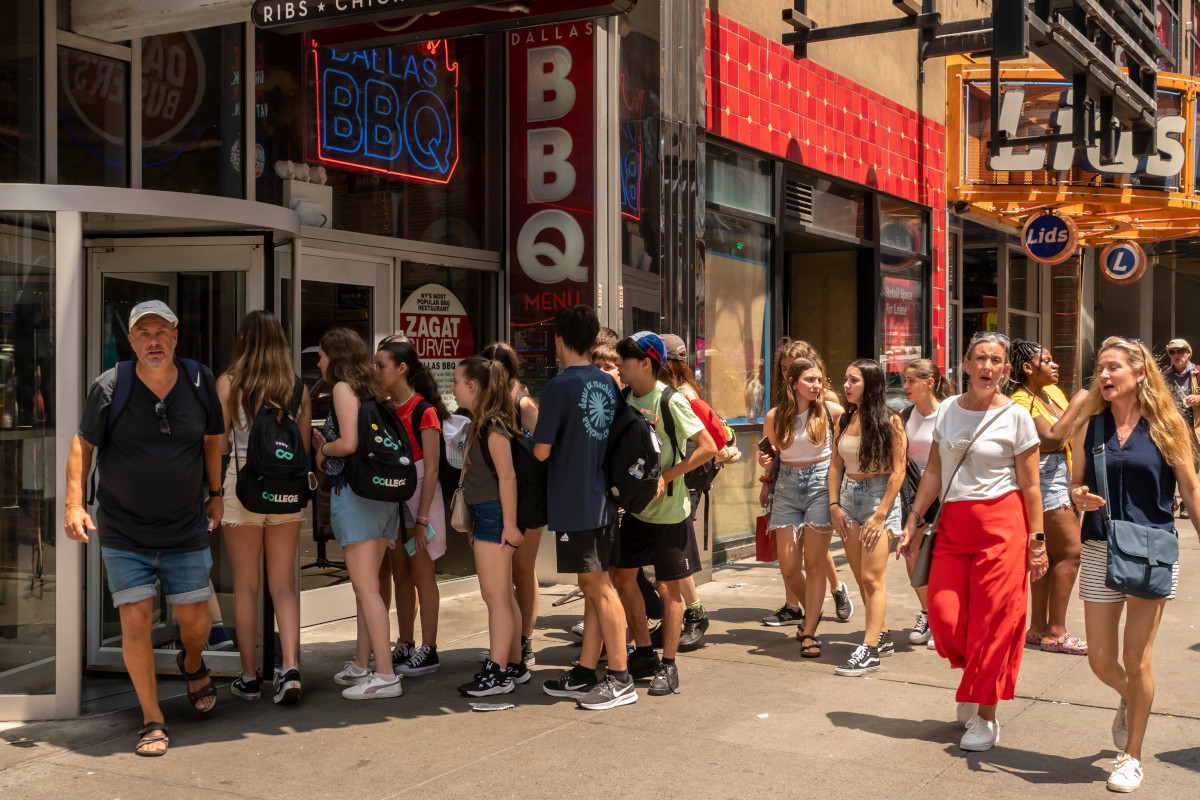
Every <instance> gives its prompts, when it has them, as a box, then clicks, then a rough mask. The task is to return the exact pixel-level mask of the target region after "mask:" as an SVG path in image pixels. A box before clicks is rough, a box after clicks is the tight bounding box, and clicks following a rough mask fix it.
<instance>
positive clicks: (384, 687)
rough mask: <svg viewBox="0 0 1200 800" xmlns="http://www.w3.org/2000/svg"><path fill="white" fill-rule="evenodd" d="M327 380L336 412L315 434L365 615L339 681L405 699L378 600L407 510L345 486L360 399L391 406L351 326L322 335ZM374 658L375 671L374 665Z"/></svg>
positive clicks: (366, 695)
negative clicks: (382, 569) (388, 553)
mask: <svg viewBox="0 0 1200 800" xmlns="http://www.w3.org/2000/svg"><path fill="white" fill-rule="evenodd" d="M317 352H318V353H319V355H320V359H319V360H318V361H317V365H318V366H319V367H320V369H321V377H322V378H324V379H325V382H326V383H329V384H332V385H333V392H332V393H333V409H332V411H331V412H330V414H329V416H328V417H326V418H325V426H324V428H323V429H322V430H321V431H320V432H316V433H314V434H313V443H314V444H315V445H316V447H317V469H319V470H323V471H324V472H325V488H327V489H328V490H329V492H330V496H329V516H330V522H331V523H332V527H333V535H334V538H336V539H337V543H338V545H339V546H340V547H341V548H342V555H343V556H344V557H345V559H346V569H347V570H348V571H349V573H350V585H351V586H352V587H353V588H354V601H355V605H356V606H357V609H358V647H357V650H356V651H355V654H354V660H353V661H347V662H346V665H345V667H343V668H342V670H341V672H339V673H337V674H336V675H334V677H333V680H334V682H336V683H339V684H341V685H342V686H346V687H348V688H347V689H346V690H345V691H343V692H342V697H345V698H348V699H351V700H371V699H375V698H380V697H399V696H400V695H401V694H402V692H403V690H402V689H401V687H400V676H399V675H396V674H395V670H394V667H393V665H392V642H391V638H390V637H389V636H388V611H387V607H386V606H384V604H383V598H382V597H380V596H379V564H380V562H381V561H383V553H384V551H385V550H387V542H388V541H389V540H391V541H395V539H396V535H397V533H398V532H399V530H400V505H399V504H398V503H386V502H383V501H380V500H370V499H367V498H365V497H359V496H358V495H357V494H355V493H354V490H353V489H351V488H350V486H349V484H348V483H347V480H346V472H345V470H346V459H347V458H349V457H350V456H352V455H354V453H355V451H357V450H358V410H359V407H360V406H361V405H362V402H361V401H360V400H359V397H360V396H361V395H364V394H367V395H371V396H373V397H374V398H375V399H376V400H377V401H379V402H381V403H382V402H384V400H385V398H384V395H383V390H382V389H381V388H380V386H379V381H378V380H376V378H375V365H374V362H373V361H372V360H371V353H370V351H369V350H367V343H366V342H364V341H363V340H362V337H360V336H359V335H358V334H357V333H355V332H354V331H352V330H349V329H347V328H332V329H330V330H329V331H326V333H325V335H324V336H322V337H321V345H320V347H319V348H318V351H317ZM372 653H374V654H375V671H374V672H372V671H371V670H370V669H369V668H368V665H369V664H370V658H371V654H372Z"/></svg>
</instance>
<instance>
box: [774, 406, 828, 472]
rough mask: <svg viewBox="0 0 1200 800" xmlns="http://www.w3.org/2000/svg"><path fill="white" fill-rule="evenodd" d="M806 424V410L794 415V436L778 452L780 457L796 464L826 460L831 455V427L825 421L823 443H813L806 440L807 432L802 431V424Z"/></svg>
mask: <svg viewBox="0 0 1200 800" xmlns="http://www.w3.org/2000/svg"><path fill="white" fill-rule="evenodd" d="M807 424H808V411H807V410H806V411H804V412H803V413H801V414H797V415H796V438H794V439H792V443H791V445H789V446H788V447H786V448H784V450H783V452H781V453H780V454H779V457H780V459H782V460H783V461H790V462H791V463H793V464H796V463H809V462H813V461H828V460H829V459H830V458H831V457H832V456H833V427H832V426H831V425H829V424H828V423H827V424H826V425H825V443H824V444H821V445H815V444H813V443H812V442H810V441H809V440H808V434H807V433H805V431H804V426H806V425H807Z"/></svg>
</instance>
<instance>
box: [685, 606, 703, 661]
mask: <svg viewBox="0 0 1200 800" xmlns="http://www.w3.org/2000/svg"><path fill="white" fill-rule="evenodd" d="M708 625H709V621H708V615H707V614H705V613H704V606H699V607H697V608H685V609H684V610H683V630H682V631H681V632H680V634H679V649H680V650H684V651H687V650H695V649H697V648H698V647H700V640H701V639H703V638H704V632H705V631H707V630H708Z"/></svg>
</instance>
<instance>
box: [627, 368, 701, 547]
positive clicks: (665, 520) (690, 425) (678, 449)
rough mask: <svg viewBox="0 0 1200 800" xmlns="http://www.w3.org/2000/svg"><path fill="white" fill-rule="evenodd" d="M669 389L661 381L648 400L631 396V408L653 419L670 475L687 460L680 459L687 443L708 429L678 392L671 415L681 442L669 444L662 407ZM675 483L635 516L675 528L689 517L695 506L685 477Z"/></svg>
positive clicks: (672, 400)
mask: <svg viewBox="0 0 1200 800" xmlns="http://www.w3.org/2000/svg"><path fill="white" fill-rule="evenodd" d="M666 388H667V387H666V384H664V383H663V382H662V381H659V382H657V383H656V384H655V385H654V389H653V390H651V392H650V393H649V394H647V395H646V396H645V397H637V396H635V395H634V394H633V392H630V393H629V405H631V406H633V407H634V408H636V409H637V410H638V411H640V412H642V414H643V416H645V417H646V419H648V420H650V424H652V425H653V426H654V430H655V431H656V432H657V433H658V441H659V443H660V445H661V447H662V469H663V472H666V471H667V470H668V469H670V468H671V467H673V466H675V464H677V463H678V462H679V461H682V460H683V456H682V455H679V456H677V455H676V453H680V454H682V453H685V452H686V450H687V440H688V439H690V438H692V437H693V436H695V435H696V434H697V433H699V432H700V431H702V430H704V423H702V422H701V421H700V418H699V417H697V416H696V413H695V412H694V411H692V405H691V403H689V402H688V401H687V398H686V397H684V396H683V395H681V394H679V393H676V394H675V395H674V396H672V397H671V402H670V404H669V405H670V413H671V414H673V415H674V420H675V438H676V440H677V441H674V442H668V441H666V438H667V434H666V432H665V430H664V426H663V424H662V420H661V414H662V413H663V410H662V409H661V407H660V400H661V399H662V393H663V389H666ZM671 484H672V486H671V490H670V492H669V493H668V492H664V493H663V495H662V497H657V498H655V499H654V500H651V501H650V505H648V506H646V508H645V509H644V510H643V511H642V513H640V514H634V516H635V517H637V518H638V519H640V520H642V521H643V522H653V523H655V524H658V525H671V524H674V523H676V522H683V521H684V520H685V519H687V518H688V515H689V514H691V513H692V503H691V498H689V497H688V490H687V486H686V485H685V484H684V481H683V476H682V475H680V476H679V477H678V478H676V479H675V480H674V481H672V482H671Z"/></svg>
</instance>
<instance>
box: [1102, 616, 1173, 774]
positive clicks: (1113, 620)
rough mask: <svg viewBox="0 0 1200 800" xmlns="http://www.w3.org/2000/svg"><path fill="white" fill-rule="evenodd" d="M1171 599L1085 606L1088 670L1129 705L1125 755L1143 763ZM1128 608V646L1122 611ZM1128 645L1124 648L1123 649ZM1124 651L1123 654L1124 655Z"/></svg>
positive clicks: (1127, 709) (1126, 708)
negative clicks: (1155, 659)
mask: <svg viewBox="0 0 1200 800" xmlns="http://www.w3.org/2000/svg"><path fill="white" fill-rule="evenodd" d="M1164 605H1166V600H1142V599H1140V598H1136V597H1130V598H1127V599H1126V601H1125V603H1123V604H1122V603H1089V602H1087V601H1086V600H1085V601H1084V603H1083V614H1084V620H1085V621H1086V625H1087V638H1088V656H1087V658H1088V666H1090V667H1091V668H1092V672H1094V673H1096V677H1097V678H1099V679H1100V680H1101V681H1103V682H1104V683H1106V684H1107V685H1109V686H1111V687H1112V688H1113V689H1115V690H1116V692H1117V694H1118V695H1120V696H1121V699H1122V700H1124V701H1125V713H1126V721H1127V722H1128V725H1129V742H1128V743H1127V744H1126V745H1125V752H1126V753H1128V754H1129V755H1131V756H1133V757H1134V758H1136V759H1137V760H1138V761H1141V760H1142V740H1143V739H1144V738H1145V736H1146V724H1147V723H1148V722H1149V720H1150V706H1151V704H1152V703H1153V702H1154V673H1153V672H1152V670H1151V666H1150V656H1151V652H1152V651H1153V648H1154V637H1155V635H1156V634H1157V633H1158V624H1159V622H1160V621H1161V620H1162V611H1163V606H1164ZM1122 609H1127V618H1126V620H1125V631H1124V641H1123V642H1122V641H1121V639H1122V636H1121V630H1120V625H1121V611H1122ZM1122 645H1123V648H1122ZM1122 649H1123V650H1124V652H1120V651H1121V650H1122Z"/></svg>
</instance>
